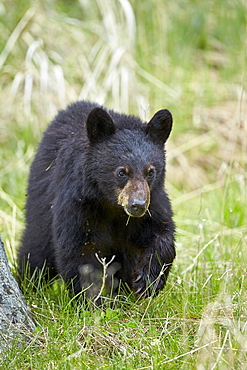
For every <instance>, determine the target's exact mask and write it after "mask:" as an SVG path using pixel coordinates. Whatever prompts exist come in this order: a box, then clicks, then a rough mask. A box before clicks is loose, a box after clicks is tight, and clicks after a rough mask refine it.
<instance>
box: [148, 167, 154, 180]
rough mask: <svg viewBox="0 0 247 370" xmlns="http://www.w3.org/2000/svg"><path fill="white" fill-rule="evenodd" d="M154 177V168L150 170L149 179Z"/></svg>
mask: <svg viewBox="0 0 247 370" xmlns="http://www.w3.org/2000/svg"><path fill="white" fill-rule="evenodd" d="M154 175H155V170H154V168H150V169H149V170H148V173H147V177H148V178H149V179H152V178H153V177H154Z"/></svg>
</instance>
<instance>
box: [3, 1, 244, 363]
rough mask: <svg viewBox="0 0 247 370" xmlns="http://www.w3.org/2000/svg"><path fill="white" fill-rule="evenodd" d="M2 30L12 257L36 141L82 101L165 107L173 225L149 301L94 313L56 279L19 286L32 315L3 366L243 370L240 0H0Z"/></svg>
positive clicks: (146, 112)
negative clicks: (21, 342)
mask: <svg viewBox="0 0 247 370" xmlns="http://www.w3.org/2000/svg"><path fill="white" fill-rule="evenodd" d="M0 34H1V38H0V86H1V99H0V158H1V166H0V178H1V183H0V232H1V235H2V238H3V240H4V243H5V247H6V250H7V254H8V257H9V260H10V263H11V265H12V267H13V261H14V256H15V253H16V249H17V247H18V245H19V241H20V237H21V232H22V230H23V227H24V205H25V192H26V184H27V176H28V170H29V166H30V163H31V161H32V158H33V156H34V153H35V149H36V146H37V143H38V141H39V140H40V138H41V135H42V132H43V131H44V129H45V127H46V126H47V124H48V123H49V121H50V120H51V119H52V118H53V116H54V115H55V114H56V112H57V110H59V109H61V108H64V107H66V105H67V104H69V103H70V102H73V101H76V100H78V99H89V100H92V101H97V102H99V103H104V104H105V105H107V106H108V107H110V108H113V109H116V110H119V111H121V112H125V113H132V114H135V115H140V116H141V118H143V119H149V118H150V117H151V116H152V114H153V113H155V111H156V110H158V109H160V108H168V109H170V110H171V112H172V113H173V116H174V129H173V133H172V135H171V138H170V139H169V142H168V144H167V156H168V163H167V182H166V187H167V189H168V192H169V194H170V197H171V200H172V204H173V208H174V213H175V221H176V224H177V258H176V261H175V264H174V266H173V269H172V272H171V274H170V276H169V279H168V283H167V286H166V288H165V289H164V291H163V292H162V293H161V294H160V295H159V296H158V297H156V298H153V299H150V300H147V301H142V302H135V301H133V299H132V298H131V297H122V299H119V300H118V301H117V302H114V304H112V302H111V304H110V302H109V304H107V303H106V306H105V307H104V309H99V308H95V307H93V306H92V307H85V306H83V305H82V306H79V307H78V306H76V305H74V304H73V303H71V302H70V299H69V297H68V294H67V291H66V290H65V289H64V286H63V284H62V283H61V282H57V283H55V284H53V285H51V286H45V287H42V288H41V289H40V290H38V291H36V292H32V291H31V290H30V289H26V290H25V298H26V300H27V302H28V303H29V305H30V307H31V310H32V313H33V316H34V318H35V319H36V320H37V321H38V323H39V325H38V328H37V330H36V332H35V333H34V336H33V338H32V341H31V342H30V343H29V344H28V345H27V346H25V347H24V351H23V348H22V349H20V348H18V347H17V348H16V347H14V348H13V349H12V350H10V351H9V352H8V353H7V354H6V358H5V359H2V364H1V365H0V366H1V368H2V369H32V370H35V369H47V370H48V369H49V370H50V369H138V370H141V369H186V370H187V369H197V370H204V369H205V370H206V369H212V370H213V369H220V370H221V369H227V370H228V369H234V370H235V369H246V368H247V355H246V352H247V324H246V322H247V282H246V276H247V275H246V272H247V271H246V265H247V264H246V263H247V257H246V248H247V213H246V204H247V199H246V198H247V187H246V178H247V166H246V163H247V126H246V118H247V110H246V93H245V91H246V81H247V79H246V77H247V75H246V65H247V60H246V46H247V45H246V36H247V6H246V2H245V1H244V0H236V1H228V0H218V1H211V0H210V1H206V0H202V1H201V0H200V1H199V0H193V1H192V0H177V1H161V0H157V1H146V0H144V1H141V2H140V1H139V2H137V1H130V3H129V2H128V1H127V0H121V1H120V0H118V1H117V0H103V1H99V0H97V1H91V0H82V1H74V2H67V1H62V0H59V1H38V0H37V1H27V0H21V1H18V2H16V1H11V0H8V1H7V0H6V1H3V2H2V3H1V4H0Z"/></svg>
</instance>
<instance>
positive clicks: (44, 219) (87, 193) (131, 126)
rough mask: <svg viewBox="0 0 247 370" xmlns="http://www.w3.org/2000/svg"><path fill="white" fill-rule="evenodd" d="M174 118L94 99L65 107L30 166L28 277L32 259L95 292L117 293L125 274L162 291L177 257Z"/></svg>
mask: <svg viewBox="0 0 247 370" xmlns="http://www.w3.org/2000/svg"><path fill="white" fill-rule="evenodd" d="M171 128H172V115H171V113H170V112H169V111H168V110H166V109H162V110H159V111H158V112H157V113H156V114H155V115H154V116H153V118H152V119H151V120H150V121H149V122H148V123H143V122H142V121H141V120H140V119H138V118H135V117H133V116H129V115H124V114H119V113H116V112H114V111H112V110H108V109H106V108H104V107H101V106H98V105H97V104H93V103H90V102H86V101H81V102H77V103H75V104H72V105H71V106H69V107H68V108H67V109H66V110H64V111H60V112H59V113H58V115H57V116H56V118H55V119H54V120H53V122H52V123H51V124H50V126H49V127H48V129H47V130H46V132H45V133H44V135H43V139H42V141H41V143H40V145H39V148H38V150H37V153H36V156H35V159H34V161H33V163H32V166H31V170H30V176H29V183H28V191H27V195H28V198H27V204H26V229H25V231H24V234H23V237H22V243H21V246H20V249H19V257H18V264H19V273H20V276H21V278H23V277H24V276H25V273H26V270H27V266H28V269H29V271H30V274H31V275H32V274H35V273H36V271H39V270H42V271H43V273H44V274H46V275H47V277H48V278H49V279H50V278H53V277H55V276H56V275H57V274H60V275H61V276H62V278H63V279H64V281H65V282H66V283H67V284H68V287H69V289H70V290H71V292H72V294H76V295H77V294H78V293H80V292H83V294H84V295H85V296H86V297H88V298H95V297H97V295H99V293H102V294H107V295H112V296H115V295H116V294H117V293H118V288H119V285H120V282H121V284H124V285H127V286H128V287H129V289H131V290H132V291H133V292H134V293H135V295H136V296H137V297H143V298H145V297H148V296H150V295H154V294H156V293H158V292H159V291H160V290H161V289H162V288H163V287H164V285H165V282H166V279H167V276H168V273H169V271H170V268H171V265H172V262H173V260H174V258H175V247H174V233H175V226H174V223H173V221H172V210H171V205H170V201H169V198H168V196H167V194H166V192H165V191H164V178H165V151H164V143H165V142H166V140H167V138H168V136H169V135H170V132H171ZM103 264H105V266H107V269H106V273H103ZM103 288H104V289H103Z"/></svg>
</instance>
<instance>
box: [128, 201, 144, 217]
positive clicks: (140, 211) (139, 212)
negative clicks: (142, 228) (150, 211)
mask: <svg viewBox="0 0 247 370" xmlns="http://www.w3.org/2000/svg"><path fill="white" fill-rule="evenodd" d="M146 210H147V202H146V200H143V199H133V200H132V201H131V204H130V206H129V213H130V214H131V216H133V217H142V216H143V215H144V214H145V212H146Z"/></svg>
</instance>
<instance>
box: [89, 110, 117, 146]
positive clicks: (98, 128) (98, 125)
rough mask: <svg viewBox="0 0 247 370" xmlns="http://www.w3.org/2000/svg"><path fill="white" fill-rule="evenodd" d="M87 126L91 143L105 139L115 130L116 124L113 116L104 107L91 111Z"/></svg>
mask: <svg viewBox="0 0 247 370" xmlns="http://www.w3.org/2000/svg"><path fill="white" fill-rule="evenodd" d="M86 128H87V135H88V138H89V140H90V142H91V143H97V142H99V141H104V140H106V139H107V138H108V137H110V136H111V135H113V134H114V132H115V126H114V123H113V121H112V119H111V117H110V116H109V114H108V113H107V112H106V111H105V110H104V109H102V108H94V109H93V110H92V111H91V112H90V113H89V115H88V117H87V122H86Z"/></svg>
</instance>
